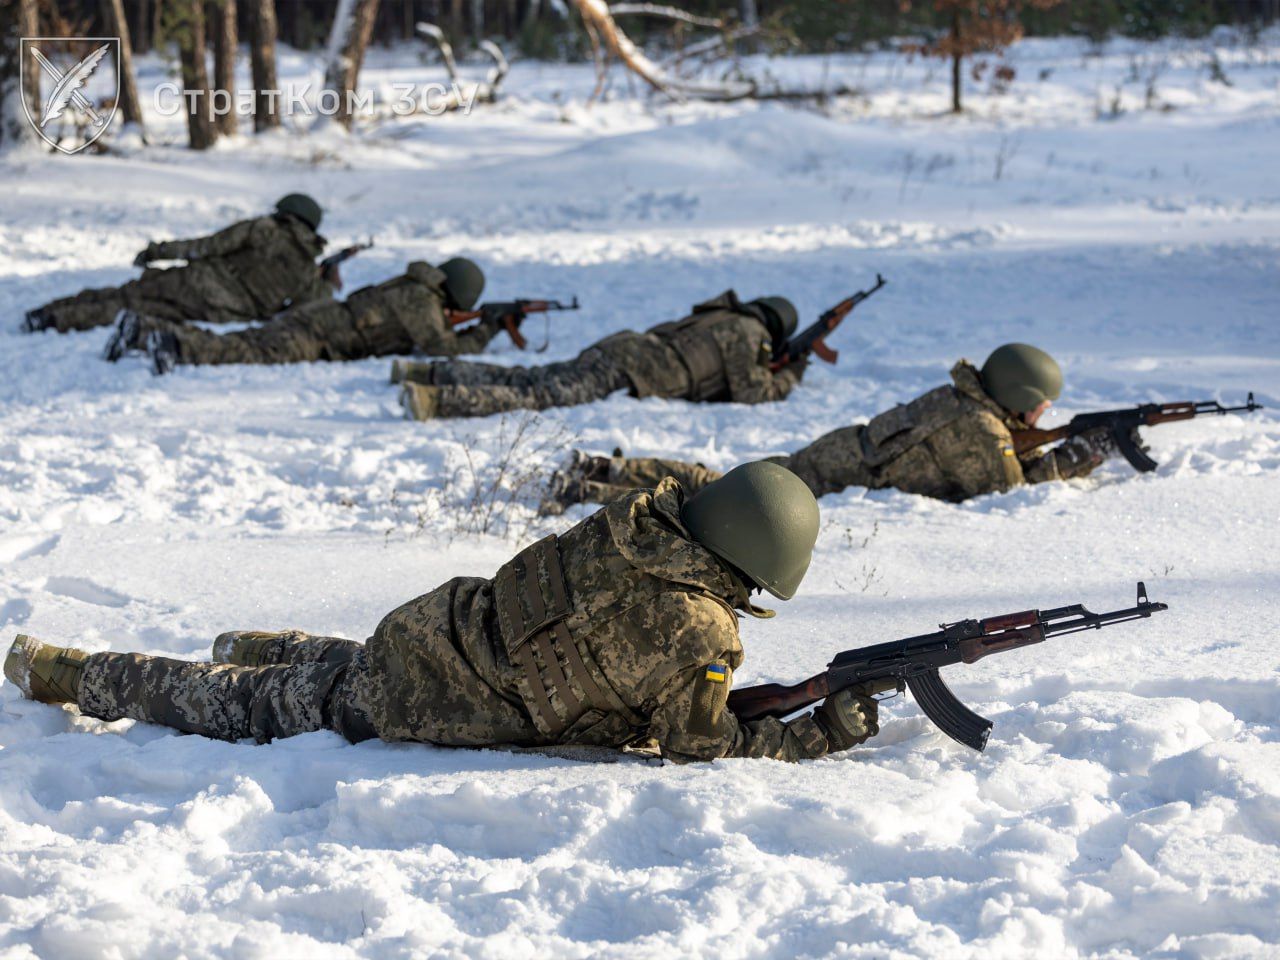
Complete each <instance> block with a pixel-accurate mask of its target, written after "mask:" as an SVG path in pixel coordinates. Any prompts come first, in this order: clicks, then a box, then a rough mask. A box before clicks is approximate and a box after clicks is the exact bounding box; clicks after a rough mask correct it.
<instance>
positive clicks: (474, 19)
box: [471, 0, 484, 40]
mask: <svg viewBox="0 0 1280 960" xmlns="http://www.w3.org/2000/svg"><path fill="white" fill-rule="evenodd" d="M471 36H473V37H474V38H475V39H476V40H479V39H480V38H481V37H483V36H484V0H471Z"/></svg>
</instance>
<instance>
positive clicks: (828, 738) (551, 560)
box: [4, 462, 878, 761]
mask: <svg viewBox="0 0 1280 960" xmlns="http://www.w3.org/2000/svg"><path fill="white" fill-rule="evenodd" d="M817 535H818V506H817V502H816V501H815V500H814V498H813V495H812V494H811V493H810V492H809V490H808V488H807V487H806V486H805V485H804V484H803V483H802V482H801V481H800V480H799V479H798V478H797V477H796V476H795V475H794V474H792V473H790V472H789V471H787V470H785V469H784V468H782V467H779V466H777V465H776V464H772V463H764V462H760V463H748V464H743V465H742V466H739V467H737V468H735V469H734V470H731V471H730V472H729V473H727V474H725V476H724V477H723V478H721V479H720V480H718V481H716V482H715V483H712V484H709V485H708V486H707V487H706V488H704V489H703V490H702V491H701V492H700V493H698V494H697V495H696V496H694V497H691V498H688V499H686V497H685V493H684V491H683V490H682V489H681V488H680V485H679V484H678V483H677V482H676V481H674V480H670V479H668V480H664V481H662V482H661V483H660V484H658V486H657V488H656V489H652V490H635V491H632V492H630V493H629V494H627V495H626V496H625V497H622V498H621V499H619V500H616V501H614V502H612V503H610V504H609V505H608V506H607V507H604V508H603V509H601V510H599V511H597V512H596V513H594V514H593V515H592V516H590V517H588V518H587V519H585V520H583V521H582V522H581V523H579V524H577V525H576V526H574V527H572V528H571V529H569V530H568V531H566V532H565V533H563V534H561V535H559V536H552V537H547V538H546V539H544V540H541V541H539V542H537V543H535V544H533V545H532V546H530V547H528V548H526V549H524V550H522V551H521V552H520V553H519V554H517V555H516V556H515V557H514V558H513V559H512V560H510V561H509V562H508V563H506V564H504V565H503V566H502V567H501V568H500V569H499V570H498V572H497V574H496V575H495V576H494V577H493V578H492V579H489V580H485V579H481V578H475V577H458V578H455V579H453V580H450V581H449V582H448V583H445V584H443V585H441V586H439V587H437V588H436V589H435V590H432V591H431V592H430V593H427V594H424V595H423V596H421V597H418V598H417V599H414V600H411V601H409V602H408V603H406V604H404V605H403V606H401V607H399V608H397V609H396V610H393V611H392V612H391V613H389V614H388V615H387V616H386V617H385V618H384V619H383V620H382V622H381V623H380V624H379V625H378V627H377V629H376V630H374V632H373V636H372V637H371V638H370V639H369V641H368V642H367V643H366V644H359V643H355V642H352V641H350V640H340V639H336V638H329V637H307V636H305V635H303V634H300V633H296V632H290V633H228V634H223V635H222V636H220V637H218V639H217V640H216V641H215V643H214V657H215V661H217V662H213V663H191V662H187V661H181V660H172V659H168V658H165V657H150V656H144V655H141V654H135V653H93V654H90V653H85V652H83V651H80V650H75V649H72V648H63V647H54V646H50V645H47V644H43V643H40V642H39V641H37V640H35V639H33V638H31V637H26V636H19V637H18V639H17V640H16V641H15V642H14V644H13V647H12V649H11V650H10V651H9V655H8V657H7V659H6V661H5V665H4V672H5V676H6V677H8V678H9V680H10V681H11V682H13V683H14V684H16V685H17V686H18V687H19V688H20V689H21V690H22V692H23V694H24V695H25V696H27V697H30V698H32V699H36V700H42V701H45V702H49V703H75V704H78V705H79V707H80V710H81V712H83V713H85V714H88V715H89V716H94V717H100V718H102V719H104V720H116V719H119V718H122V717H130V718H133V719H135V720H145V721H149V722H152V723H160V724H164V725H167V726H170V727H174V728H176V729H178V730H184V731H187V732H190V733H199V734H203V735H205V736H208V737H216V738H219V739H223V740H239V739H244V738H253V739H256V740H258V741H260V742H266V741H269V740H271V739H273V738H276V737H287V736H292V735H294V734H299V733H306V732H309V731H313V730H321V729H329V730H336V731H337V732H339V733H340V734H342V735H343V736H345V737H347V738H348V739H349V740H352V741H360V740H365V739H369V738H373V737H381V738H382V739H384V740H414V741H421V742H424V743H434V744H442V745H449V746H468V747H480V746H487V745H497V744H512V745H520V746H550V745H561V744H583V745H592V746H603V747H623V746H626V745H630V744H638V743H646V744H649V745H653V744H656V745H657V747H658V748H659V749H660V750H661V752H662V754H663V755H664V756H666V757H668V758H670V759H673V760H677V761H690V760H710V759H714V758H716V757H772V758H775V759H779V760H802V759H806V758H812V757H820V756H822V755H823V754H826V753H828V752H831V751H835V750H845V749H848V748H849V747H852V746H854V745H856V744H858V743H862V742H863V741H865V740H866V739H868V738H869V737H871V736H873V735H874V734H875V733H877V732H878V727H877V716H876V705H875V701H874V700H871V699H869V698H868V697H866V696H865V695H864V693H865V691H860V690H859V691H846V692H843V693H841V694H838V695H833V696H831V697H829V698H827V700H826V701H824V702H823V703H822V704H821V705H820V706H819V707H818V708H817V709H816V710H815V711H813V712H812V713H809V714H805V715H804V716H800V717H797V718H794V719H791V720H788V721H785V722H784V721H781V720H775V719H763V720H755V721H751V722H749V723H740V722H739V721H738V720H737V718H736V717H735V716H734V715H733V713H732V711H731V710H729V709H728V708H727V706H726V703H727V700H728V696H729V689H730V687H731V685H732V683H733V671H734V670H736V669H738V668H739V667H740V666H741V665H742V660H743V651H742V645H741V643H740V642H739V639H738V618H739V617H740V616H741V615H743V614H747V615H750V616H756V617H770V616H772V615H773V614H772V613H771V612H769V611H765V610H760V609H759V608H757V607H755V606H754V605H753V604H752V603H751V594H752V592H753V591H754V590H757V589H764V590H767V591H769V593H771V594H772V595H774V596H775V597H778V598H779V599H782V600H787V599H790V598H791V597H792V596H793V595H794V594H795V591H796V589H797V587H799V585H800V582H801V580H802V579H803V577H804V575H805V572H806V571H807V570H808V567H809V562H810V559H811V556H812V552H813V545H814V542H815V541H816V539H817Z"/></svg>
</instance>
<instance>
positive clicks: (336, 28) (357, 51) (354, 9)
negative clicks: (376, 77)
mask: <svg viewBox="0 0 1280 960" xmlns="http://www.w3.org/2000/svg"><path fill="white" fill-rule="evenodd" d="M377 16H378V0H339V3H338V14H337V15H336V16H335V17H334V21H333V32H332V33H331V34H330V35H329V54H328V63H327V66H326V67H325V72H324V81H325V82H324V85H325V89H326V90H333V91H336V92H337V94H338V99H339V102H338V111H337V113H336V114H334V117H333V119H334V120H336V121H337V122H338V123H340V124H342V125H343V126H344V127H346V128H347V129H348V130H349V129H351V120H352V117H351V106H352V102H351V95H352V94H353V93H355V90H356V81H357V80H358V79H359V77H360V65H361V64H362V63H363V62H364V52H365V49H366V48H367V47H368V46H369V38H370V36H372V34H373V21H374V20H375V19H376V18H377Z"/></svg>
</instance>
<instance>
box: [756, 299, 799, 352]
mask: <svg viewBox="0 0 1280 960" xmlns="http://www.w3.org/2000/svg"><path fill="white" fill-rule="evenodd" d="M751 304H752V305H754V306H757V307H759V308H760V310H761V311H762V312H763V313H764V323H765V326H766V327H768V328H769V333H770V334H772V335H773V339H774V340H776V341H778V342H779V343H780V342H782V341H783V340H789V339H790V338H791V335H792V334H793V333H795V332H796V327H797V326H799V324H800V314H798V313H797V312H796V307H795V304H793V303H792V302H791V301H790V300H788V299H787V298H786V297H760V298H759V299H756V300H752V301H751Z"/></svg>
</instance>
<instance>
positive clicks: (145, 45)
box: [129, 0, 151, 53]
mask: <svg viewBox="0 0 1280 960" xmlns="http://www.w3.org/2000/svg"><path fill="white" fill-rule="evenodd" d="M149 6H150V4H149V2H148V0H138V2H137V3H134V4H130V7H131V9H130V10H129V17H130V19H131V21H132V23H131V24H130V26H129V35H130V36H131V37H133V43H134V47H133V50H134V52H135V53H146V52H147V51H148V50H150V49H151V37H150V36H148V31H147V27H148V26H150V24H151V18H150V16H149V14H148V8H149Z"/></svg>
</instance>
